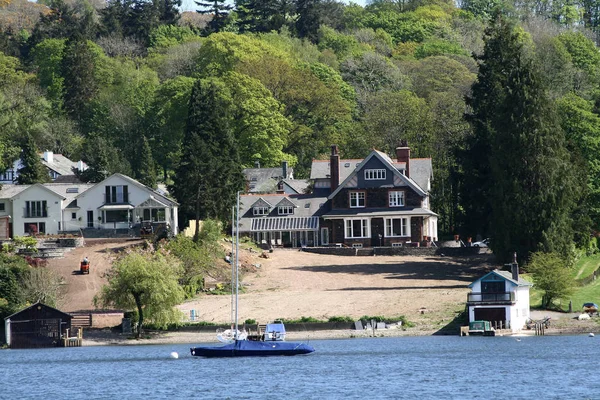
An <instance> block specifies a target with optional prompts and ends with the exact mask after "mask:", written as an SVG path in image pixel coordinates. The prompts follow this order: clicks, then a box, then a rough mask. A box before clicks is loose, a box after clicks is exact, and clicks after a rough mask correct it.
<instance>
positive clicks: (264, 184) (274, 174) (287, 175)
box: [242, 161, 294, 193]
mask: <svg viewBox="0 0 600 400" xmlns="http://www.w3.org/2000/svg"><path fill="white" fill-rule="evenodd" d="M242 173H243V174H244V178H245V179H246V186H247V192H248V193H275V192H276V191H277V187H278V183H279V181H280V180H285V179H294V170H293V169H292V168H290V167H289V165H288V162H287V161H282V162H281V167H277V168H261V167H260V163H259V162H258V161H257V162H256V163H255V166H254V168H244V169H243V170H242Z"/></svg>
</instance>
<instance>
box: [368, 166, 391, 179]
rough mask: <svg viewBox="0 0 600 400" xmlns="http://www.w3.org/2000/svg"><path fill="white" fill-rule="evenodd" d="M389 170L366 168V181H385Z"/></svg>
mask: <svg viewBox="0 0 600 400" xmlns="http://www.w3.org/2000/svg"><path fill="white" fill-rule="evenodd" d="M386 172H387V170H386V169H385V168H381V169H365V180H366V181H383V180H385V177H386Z"/></svg>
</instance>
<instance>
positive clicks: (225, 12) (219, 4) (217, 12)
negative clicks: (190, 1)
mask: <svg viewBox="0 0 600 400" xmlns="http://www.w3.org/2000/svg"><path fill="white" fill-rule="evenodd" d="M195 3H196V4H197V5H198V6H199V7H202V9H201V10H197V12H199V13H200V14H202V15H207V14H208V15H212V19H211V20H210V22H209V23H208V24H207V25H206V28H204V33H205V34H206V35H210V34H211V33H216V32H221V30H223V28H224V27H225V25H226V24H227V18H228V17H229V11H231V9H233V6H231V5H228V4H226V2H225V0H213V1H212V2H211V1H208V2H202V1H195Z"/></svg>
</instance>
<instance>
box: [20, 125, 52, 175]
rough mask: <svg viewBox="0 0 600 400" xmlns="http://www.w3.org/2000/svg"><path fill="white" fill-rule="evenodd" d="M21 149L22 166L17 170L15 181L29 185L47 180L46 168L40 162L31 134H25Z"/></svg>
mask: <svg viewBox="0 0 600 400" xmlns="http://www.w3.org/2000/svg"><path fill="white" fill-rule="evenodd" d="M22 149H23V151H22V153H21V162H22V163H23V167H21V168H19V170H18V173H19V176H18V177H17V183H18V184H20V185H29V184H33V183H45V182H49V181H50V176H49V175H48V169H46V167H45V166H44V164H42V161H41V160H40V156H39V154H38V151H37V147H36V145H35V142H34V141H33V138H32V137H31V135H27V137H26V138H25V141H24V142H23V147H22Z"/></svg>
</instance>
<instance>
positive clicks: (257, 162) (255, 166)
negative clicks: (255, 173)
mask: <svg viewBox="0 0 600 400" xmlns="http://www.w3.org/2000/svg"><path fill="white" fill-rule="evenodd" d="M254 168H260V161H258V160H256V161H254Z"/></svg>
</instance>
